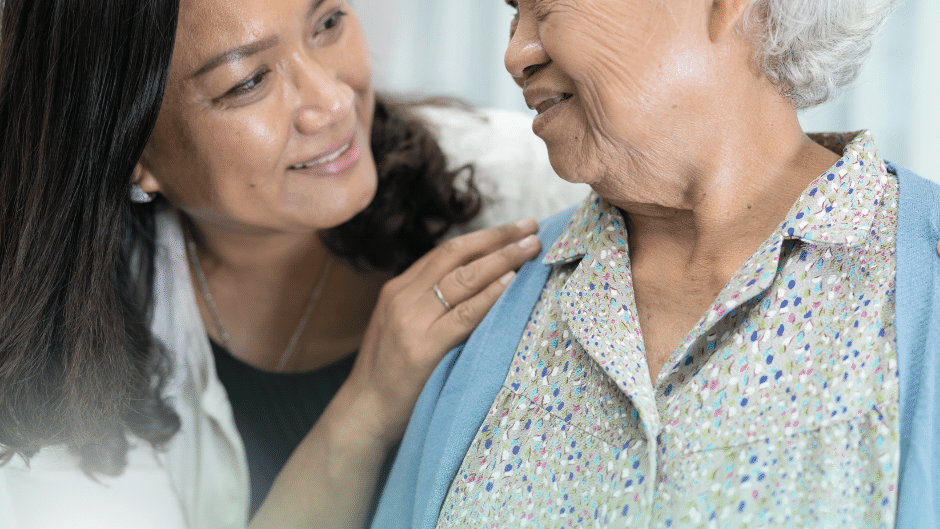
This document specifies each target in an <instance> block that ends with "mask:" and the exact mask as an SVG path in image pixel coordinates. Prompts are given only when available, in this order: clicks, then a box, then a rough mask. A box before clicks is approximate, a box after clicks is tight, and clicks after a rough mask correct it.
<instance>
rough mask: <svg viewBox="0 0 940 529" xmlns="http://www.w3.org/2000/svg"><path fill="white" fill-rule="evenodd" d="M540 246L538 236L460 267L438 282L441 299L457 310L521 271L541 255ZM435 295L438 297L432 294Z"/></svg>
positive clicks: (528, 236)
mask: <svg viewBox="0 0 940 529" xmlns="http://www.w3.org/2000/svg"><path fill="white" fill-rule="evenodd" d="M540 249H541V243H540V241H539V239H538V237H536V236H535V235H527V236H526V237H524V238H523V239H521V240H519V241H517V242H514V243H512V244H509V245H507V246H503V247H502V248H500V249H498V250H496V251H494V252H492V253H489V254H487V255H484V256H482V257H479V258H477V259H476V260H474V261H471V262H469V263H467V264H464V265H461V266H458V267H457V268H455V269H454V270H452V271H450V272H448V273H447V274H445V275H444V277H442V278H441V279H440V281H438V282H437V286H438V288H439V290H440V293H441V296H442V297H443V298H444V300H446V301H447V302H448V303H449V304H450V306H452V307H457V306H459V305H460V304H461V303H462V302H464V301H465V300H467V299H470V298H471V297H473V296H475V295H476V294H477V293H478V292H480V291H481V290H483V289H484V288H486V287H487V285H490V284H492V283H493V282H494V281H496V280H497V279H499V278H500V277H502V276H503V274H505V273H506V272H509V271H510V270H518V269H519V267H520V266H522V265H523V264H525V263H526V262H527V261H529V260H531V259H532V258H534V257H535V256H537V255H538V253H539V250H540ZM432 294H436V293H435V292H433V288H432Z"/></svg>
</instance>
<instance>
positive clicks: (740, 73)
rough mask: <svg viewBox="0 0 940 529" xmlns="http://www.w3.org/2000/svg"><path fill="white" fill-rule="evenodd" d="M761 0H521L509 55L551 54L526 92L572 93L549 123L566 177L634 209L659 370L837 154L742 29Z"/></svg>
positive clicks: (633, 238) (555, 161) (549, 138)
mask: <svg viewBox="0 0 940 529" xmlns="http://www.w3.org/2000/svg"><path fill="white" fill-rule="evenodd" d="M747 5H748V4H747V3H746V2H742V1H740V0H737V1H736V0H673V1H669V2H655V3H650V2H647V1H645V0H583V1H580V2H573V1H571V0H555V1H548V0H542V1H541V2H538V3H536V2H534V1H533V0H521V2H520V3H519V15H518V21H517V26H516V27H517V29H516V33H515V34H514V36H513V39H512V41H511V42H510V46H509V49H507V54H506V64H507V68H508V69H509V70H510V71H511V72H512V73H513V74H514V75H521V74H522V72H523V68H526V67H530V66H532V65H533V63H539V66H540V67H539V69H538V71H537V72H536V73H534V74H532V73H531V72H532V70H530V71H529V74H528V75H523V84H524V85H525V86H527V87H528V86H532V87H534V88H538V89H548V90H550V91H559V92H566V91H569V90H573V94H574V95H573V97H572V98H570V99H568V100H566V101H563V102H561V103H559V108H557V109H554V108H553V109H551V112H552V114H551V117H550V118H547V119H543V120H541V123H542V125H540V126H539V127H538V130H539V135H540V136H541V137H542V139H543V140H545V142H546V145H547V146H548V151H549V156H550V159H551V162H552V165H553V167H554V168H555V170H556V172H558V173H559V174H560V175H562V176H563V177H564V178H565V179H567V180H569V181H576V182H586V183H589V184H590V185H591V186H592V187H593V189H594V190H595V191H596V192H597V193H598V194H600V195H601V196H602V197H604V198H605V199H607V200H608V201H609V202H610V203H612V204H613V205H615V206H617V207H619V208H620V209H622V210H624V211H625V212H627V214H628V215H629V217H630V222H628V231H629V245H630V259H631V268H632V272H633V275H634V285H635V294H636V299H637V304H638V307H639V309H638V310H639V316H640V322H641V327H642V328H643V331H644V342H645V343H646V344H647V346H648V352H647V353H648V354H647V356H648V358H649V359H650V369H651V375H652V376H653V378H654V379H655V376H656V373H657V372H658V370H659V366H661V363H662V362H663V361H664V360H665V359H666V358H667V357H668V356H669V355H670V353H671V352H672V351H673V350H674V349H675V347H676V346H678V344H679V343H681V341H682V339H683V338H684V337H685V336H686V334H687V333H688V330H689V329H690V328H692V326H693V324H694V323H695V322H696V321H697V320H698V318H699V317H700V315H701V314H703V313H704V312H705V310H706V309H707V308H708V306H709V305H710V303H711V302H712V301H713V300H714V299H715V297H716V296H717V294H718V292H719V291H720V290H721V288H722V287H723V286H724V285H725V284H726V283H727V282H728V280H729V279H730V277H731V275H732V274H733V273H734V272H735V271H736V270H737V269H738V267H739V266H740V265H741V264H742V263H743V262H744V260H745V259H746V258H747V257H748V256H750V254H751V253H752V252H753V251H754V250H756V248H757V247H758V246H759V245H760V244H761V243H762V242H763V240H764V239H765V238H766V237H767V235H769V233H770V232H772V230H773V229H774V228H776V225H777V223H778V219H782V217H783V216H784V215H785V214H786V212H787V210H788V209H789V207H790V205H791V204H792V203H793V201H794V200H795V199H796V197H797V196H799V193H800V192H801V191H802V190H803V189H804V188H805V186H806V184H808V183H809V181H811V180H812V179H813V178H815V177H816V176H818V175H819V174H820V173H821V172H823V171H825V170H826V169H828V167H829V166H830V165H831V164H832V163H834V162H835V158H837V156H835V155H834V154H832V153H829V152H828V151H825V150H824V149H823V148H822V147H819V146H817V145H815V144H814V143H812V142H811V141H810V140H809V139H808V138H806V136H805V135H804V134H803V133H802V130H801V129H800V127H799V122H798V120H797V119H796V115H795V112H794V111H793V108H792V106H791V105H790V103H789V101H788V100H787V99H786V98H785V97H784V96H782V95H781V94H780V93H779V92H778V91H777V89H776V88H775V87H774V86H773V85H772V84H771V83H770V82H769V81H768V80H767V79H766V78H764V77H763V75H762V74H761V73H759V72H757V71H756V70H755V68H754V66H753V63H754V61H753V59H752V57H753V50H752V45H751V42H750V40H749V38H748V36H747V35H745V34H744V33H743V32H740V31H736V30H735V28H736V27H737V26H738V25H739V24H740V23H741V17H742V15H743V10H744V9H745V8H746V7H747ZM536 9H537V10H538V12H539V16H538V17H536V16H535V14H534V11H535V10H536ZM523 52H524V53H523ZM572 86H573V88H570V87H572ZM572 138H577V140H572Z"/></svg>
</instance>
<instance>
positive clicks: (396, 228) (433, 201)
mask: <svg viewBox="0 0 940 529" xmlns="http://www.w3.org/2000/svg"><path fill="white" fill-rule="evenodd" d="M421 104H434V105H446V104H452V105H459V103H457V102H450V101H446V100H433V101H425V102H415V103H404V102H396V101H395V100H393V99H391V98H389V97H387V96H385V97H383V96H379V97H378V98H377V101H376V105H375V119H373V124H372V153H373V156H374V157H375V162H376V168H377V169H378V176H379V183H378V190H377V191H376V194H375V198H374V199H373V200H372V203H371V204H369V206H368V207H367V208H366V209H365V210H363V211H362V212H360V213H359V214H358V215H356V216H355V217H353V218H352V219H350V220H349V221H348V222H346V223H345V224H342V225H340V226H337V227H336V228H333V229H331V230H328V231H327V232H326V233H324V235H323V242H324V243H326V245H327V247H328V248H329V249H330V250H331V251H332V252H333V253H334V254H336V255H337V256H339V257H343V258H345V259H347V260H348V261H350V262H351V263H353V264H354V265H356V266H358V267H359V268H365V269H374V270H382V271H388V272H395V273H398V272H402V271H404V270H405V269H406V268H408V266H410V265H411V264H412V263H413V262H415V261H416V260H417V259H418V257H421V256H422V255H424V254H425V253H426V252H427V251H428V250H430V249H431V248H433V247H434V245H435V244H437V243H438V242H439V241H440V239H441V236H442V235H444V233H445V232H447V230H449V229H450V228H451V227H452V226H454V225H455V224H461V223H464V222H467V221H469V220H471V219H472V218H473V217H475V216H476V215H477V213H479V211H480V206H481V198H480V194H479V192H478V191H477V190H476V188H475V187H474V186H473V179H472V178H473V167H471V166H463V167H460V168H457V169H456V170H453V171H451V170H448V168H447V159H446V158H445V156H444V153H443V152H442V151H441V147H440V146H439V145H438V143H437V140H436V139H435V138H434V136H433V135H432V134H431V132H430V131H429V129H428V127H427V126H426V124H424V123H423V122H422V120H421V119H420V118H418V117H417V115H416V114H415V113H414V112H413V109H414V108H416V107H418V106H420V105H421ZM463 171H468V172H469V173H470V174H469V176H470V179H469V185H468V186H467V187H466V189H463V190H462V189H461V188H460V187H459V186H457V185H456V180H457V177H458V176H459V175H460V173H461V172H463Z"/></svg>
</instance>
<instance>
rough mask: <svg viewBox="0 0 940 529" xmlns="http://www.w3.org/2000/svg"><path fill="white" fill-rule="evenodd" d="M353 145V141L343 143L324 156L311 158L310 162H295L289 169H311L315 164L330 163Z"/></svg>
mask: <svg viewBox="0 0 940 529" xmlns="http://www.w3.org/2000/svg"><path fill="white" fill-rule="evenodd" d="M351 146H352V144H351V143H347V144H345V145H343V146H342V147H340V148H339V149H337V150H335V151H333V152H331V153H329V154H325V155H323V156H320V157H319V158H314V159H313V160H310V161H309V162H304V163H298V164H294V165H292V166H290V167H288V169H292V170H295V171H302V170H304V169H309V168H311V167H313V166H315V165H323V164H326V163H330V162H332V161H333V160H335V159H337V158H339V157H340V156H342V155H344V154H346V151H348V150H349V148H350V147H351Z"/></svg>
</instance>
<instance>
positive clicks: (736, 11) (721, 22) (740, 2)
mask: <svg viewBox="0 0 940 529" xmlns="http://www.w3.org/2000/svg"><path fill="white" fill-rule="evenodd" d="M751 1H752V0H711V4H712V8H711V16H710V19H709V23H708V34H709V37H710V38H711V41H712V42H718V41H719V40H721V39H723V38H725V37H726V36H728V35H729V34H730V33H731V32H732V31H733V30H734V28H735V27H736V26H737V25H738V24H739V23H741V20H742V19H743V18H744V12H745V11H747V7H748V6H749V5H750V4H751Z"/></svg>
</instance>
